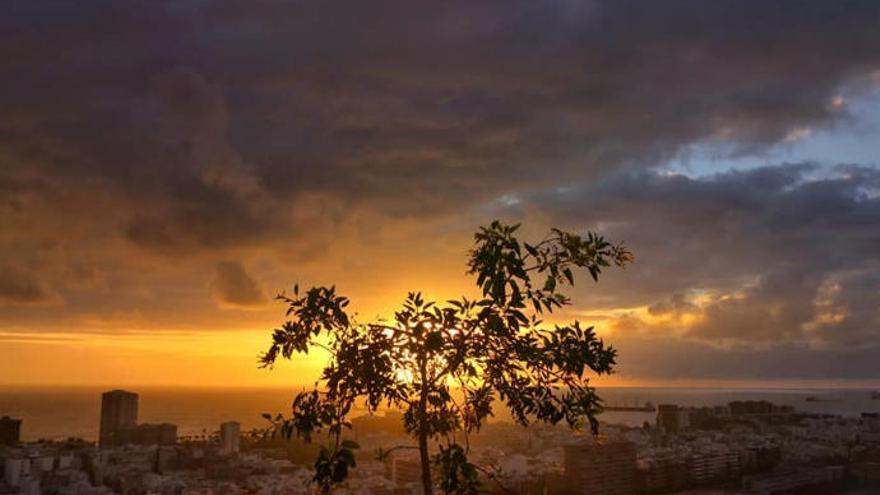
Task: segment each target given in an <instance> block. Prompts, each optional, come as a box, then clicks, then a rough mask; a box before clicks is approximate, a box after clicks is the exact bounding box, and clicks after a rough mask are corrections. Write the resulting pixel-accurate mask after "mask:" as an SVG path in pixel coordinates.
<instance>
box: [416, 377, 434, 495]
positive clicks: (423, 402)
mask: <svg viewBox="0 0 880 495" xmlns="http://www.w3.org/2000/svg"><path fill="white" fill-rule="evenodd" d="M419 372H420V374H421V379H422V391H421V394H420V396H419V410H418V418H419V419H418V421H419V455H420V457H421V464H422V490H423V492H424V493H423V495H431V494H432V492H433V487H434V485H433V483H432V482H431V459H430V457H429V456H428V384H427V380H428V370H427V363H426V362H425V361H424V360H422V361H421V363H419Z"/></svg>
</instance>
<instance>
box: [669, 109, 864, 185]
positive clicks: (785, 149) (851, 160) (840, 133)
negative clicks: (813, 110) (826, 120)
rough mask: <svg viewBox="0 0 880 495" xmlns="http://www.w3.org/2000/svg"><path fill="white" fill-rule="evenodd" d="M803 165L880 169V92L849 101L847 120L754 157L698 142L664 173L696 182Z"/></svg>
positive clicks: (764, 150) (845, 114)
mask: <svg viewBox="0 0 880 495" xmlns="http://www.w3.org/2000/svg"><path fill="white" fill-rule="evenodd" d="M792 131H796V130H795V129H793V130H792ZM801 132H802V131H801ZM799 162H812V163H816V164H819V165H823V166H828V167H829V168H830V167H832V166H834V165H840V164H847V165H849V164H857V165H864V166H871V167H880V91H875V92H873V93H872V94H867V95H865V94H863V95H860V96H857V97H854V98H853V99H852V100H848V101H847V102H846V108H845V110H844V111H843V112H842V116H841V118H839V119H837V120H835V121H833V122H832V123H830V124H828V125H825V126H824V127H817V128H812V129H810V130H809V134H808V135H806V136H804V137H801V138H800V139H797V140H794V141H790V142H782V143H779V144H777V145H775V146H772V147H770V148H769V149H762V150H760V151H756V152H753V153H749V154H733V153H730V152H729V150H726V149H724V146H723V145H722V146H719V145H718V144H717V143H713V144H697V145H694V146H692V147H691V148H690V149H688V150H687V152H686V153H683V154H682V155H681V156H680V157H678V158H677V159H675V160H673V161H671V162H670V163H668V164H667V165H665V166H662V167H660V169H659V170H661V171H666V172H672V173H680V174H683V175H687V176H689V177H695V178H696V177H705V176H708V175H713V174H716V173H719V172H725V171H728V170H748V169H753V168H757V167H763V166H768V165H778V164H780V163H799Z"/></svg>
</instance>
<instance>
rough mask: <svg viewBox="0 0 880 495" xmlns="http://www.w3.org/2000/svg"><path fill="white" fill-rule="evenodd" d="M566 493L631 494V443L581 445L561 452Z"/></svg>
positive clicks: (633, 473)
mask: <svg viewBox="0 0 880 495" xmlns="http://www.w3.org/2000/svg"><path fill="white" fill-rule="evenodd" d="M564 465H565V478H566V480H567V481H568V485H569V491H570V492H571V493H576V494H584V495H587V494H589V495H631V494H633V493H635V476H636V446H635V444H633V443H631V442H625V441H613V442H607V443H605V442H585V443H581V444H577V445H567V446H566V447H565V449H564Z"/></svg>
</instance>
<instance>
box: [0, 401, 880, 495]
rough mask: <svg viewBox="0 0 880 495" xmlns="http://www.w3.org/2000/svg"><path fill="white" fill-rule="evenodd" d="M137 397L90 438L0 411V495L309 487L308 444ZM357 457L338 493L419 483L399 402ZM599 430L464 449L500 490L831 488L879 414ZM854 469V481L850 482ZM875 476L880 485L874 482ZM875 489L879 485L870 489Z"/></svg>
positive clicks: (764, 410) (368, 427)
mask: <svg viewBox="0 0 880 495" xmlns="http://www.w3.org/2000/svg"><path fill="white" fill-rule="evenodd" d="M137 412H138V396H137V394H133V393H131V392H125V391H121V390H114V391H110V392H107V393H105V394H104V395H103V397H102V407H101V423H100V433H99V438H98V442H97V444H95V443H93V442H87V441H83V440H69V441H65V442H45V441H41V442H33V443H21V442H20V441H19V437H20V430H21V421H20V420H17V419H12V418H8V417H4V418H2V419H0V460H2V466H3V470H2V473H3V477H2V482H0V495H13V494H14V495H53V494H58V495H110V494H127V495H220V494H223V495H225V494H232V495H237V494H241V495H244V494H249V495H270V494H278V493H286V494H305V493H310V492H311V491H312V489H313V487H310V486H309V480H310V479H311V478H312V476H313V473H312V472H311V471H310V469H309V468H308V467H307V465H308V463H309V462H310V461H311V460H312V459H314V449H315V448H316V447H315V446H314V445H307V444H302V443H301V442H300V443H297V442H287V441H286V440H285V441H280V440H278V439H275V440H272V441H268V440H267V439H266V438H258V437H243V436H242V433H241V427H240V425H239V424H238V423H236V422H228V423H223V424H222V425H219V429H218V431H217V433H216V435H213V436H211V437H210V438H201V439H195V440H191V439H187V440H185V441H180V440H179V439H178V438H177V429H176V427H175V426H174V425H171V424H166V423H162V424H139V423H138V422H137V416H138V414H137ZM353 423H354V429H353V431H352V436H353V438H352V439H353V440H356V441H357V442H358V443H359V444H360V447H361V448H360V453H359V454H358V463H357V467H356V469H354V470H352V472H351V474H350V476H349V478H348V479H347V480H346V482H344V483H343V484H342V485H341V486H339V487H338V488H337V489H336V491H335V493H339V494H344V495H349V494H350V495H418V494H419V493H420V490H421V488H420V487H421V483H420V476H421V466H420V463H419V459H418V455H417V451H415V450H413V449H411V448H401V449H397V450H395V451H394V452H392V453H391V454H388V455H384V456H380V457H376V456H374V455H373V453H374V452H376V451H377V450H378V449H380V448H381V449H387V448H388V447H389V446H395V445H405V444H407V443H408V442H407V439H406V437H405V435H404V434H403V432H402V431H401V426H400V425H401V417H400V415H399V414H397V413H391V412H389V413H387V414H386V415H385V416H369V417H363V418H359V419H356V420H355V421H354V422H353ZM601 432H602V435H600V436H599V437H598V438H594V437H592V436H591V435H577V434H573V433H572V432H571V431H570V430H568V429H567V428H565V427H552V426H542V425H535V426H532V427H529V428H523V427H520V426H516V425H512V424H509V423H503V422H497V423H490V424H488V425H486V426H485V427H484V428H483V430H482V431H481V432H480V433H479V434H477V435H474V436H473V437H471V439H470V444H469V445H470V452H469V454H468V455H469V459H470V460H471V462H474V463H476V464H478V465H480V466H483V467H484V468H485V469H484V470H481V475H480V476H481V477H482V478H483V480H482V481H483V482H484V487H485V488H486V489H488V490H490V491H495V492H496V493H499V494H500V493H523V494H528V493H541V494H547V495H551V494H561V495H578V494H584V495H587V494H589V495H634V494H660V493H676V492H678V491H681V490H687V489H690V488H714V489H717V490H719V491H718V492H716V493H727V494H763V495H774V494H786V493H801V492H804V493H806V492H809V493H823V494H824V493H839V490H841V489H844V488H846V487H848V486H851V485H852V484H853V483H854V482H859V483H877V481H878V480H880V418H878V416H877V415H872V414H866V415H863V417H860V418H844V417H839V416H829V415H807V414H800V413H797V412H795V411H793V410H791V408H787V407H780V406H775V405H773V404H770V403H766V402H734V403H730V404H728V405H726V406H720V407H701V408H693V407H678V406H675V405H661V406H659V408H658V410H657V417H656V422H655V424H653V425H650V424H645V425H644V426H642V427H627V426H615V425H608V424H603V425H602V428H601ZM854 480H855V481H854ZM871 486H874V487H880V485H877V484H874V485H871ZM878 493H880V489H878Z"/></svg>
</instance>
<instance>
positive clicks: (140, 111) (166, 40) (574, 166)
mask: <svg viewBox="0 0 880 495" xmlns="http://www.w3.org/2000/svg"><path fill="white" fill-rule="evenodd" d="M878 25H880V2H876V1H873V0H866V1H849V0H841V1H834V2H832V1H815V0H798V1H792V0H780V1H775V2H762V1H740V0H729V1H724V0H720V1H713V2H705V1H701V0H690V1H677V0H672V1H665V2H653V1H648V0H642V1H629V0H615V1H603V2H590V1H586V0H562V1H548V2H533V1H504V2H501V1H497V2H491V1H490V2H466V1H449V2H431V3H428V2H412V1H379V2H361V1H355V0H348V1H333V0H330V1H324V2H299V1H293V2H272V1H265V0H252V1H248V2H233V1H224V0H217V1H208V0H181V1H174V2H165V1H150V2H143V1H136V0H105V1H100V0H95V1H83V2H69V1H66V0H7V1H5V2H2V5H0V39H2V40H3V42H2V43H0V75H2V77H0V115H2V118H0V383H4V384H24V385H40V384H41V385H48V384H53V385H57V384H64V385H94V384H101V385H108V386H109V385H113V386H117V385H118V386H121V385H130V384H144V385H202V386H225V385H236V386H280V385H283V386H289V385H301V384H308V383H311V381H313V380H314V379H315V378H316V376H317V373H318V370H319V367H320V365H321V363H322V358H321V356H320V355H317V354H311V355H309V356H305V357H302V358H299V359H298V360H297V361H296V362H292V363H285V364H283V365H280V366H278V367H276V368H275V369H274V370H271V371H269V370H260V369H257V356H258V354H259V353H260V352H261V351H263V350H265V349H266V348H267V347H268V345H269V343H270V331H271V330H272V329H273V328H275V327H277V326H279V325H280V323H281V322H282V321H283V318H284V309H285V308H284V306H283V305H281V304H279V303H278V302H276V301H273V297H274V296H275V295H276V294H277V293H279V292H281V291H284V290H289V288H290V287H291V286H292V285H293V284H294V283H299V284H300V286H309V285H331V284H335V285H336V286H337V288H338V290H339V291H340V292H341V293H343V294H345V295H347V296H349V297H350V298H351V299H352V307H353V308H354V309H355V310H356V311H357V312H358V315H359V316H358V317H359V319H361V320H369V319H371V318H376V317H380V316H381V315H390V314H391V313H392V312H393V310H394V308H395V307H396V306H397V305H398V304H399V303H400V302H401V301H402V300H403V298H404V297H405V295H406V293H407V292H408V291H413V290H419V291H422V292H423V293H425V294H426V295H427V296H429V297H432V298H438V299H441V300H442V299H447V298H452V297H457V296H459V295H461V294H473V281H472V280H471V278H470V277H468V275H467V274H466V273H465V261H466V256H467V250H468V248H469V247H470V245H471V243H472V233H473V231H474V230H475V229H476V228H477V227H478V226H480V225H482V224H487V223H489V222H490V221H491V220H493V219H495V218H498V219H501V220H503V221H506V222H521V223H522V224H523V235H524V236H525V237H526V238H533V239H540V238H541V237H542V235H543V233H544V232H545V231H546V230H547V229H549V228H550V227H560V228H565V229H571V230H574V231H578V232H585V231H587V230H593V231H597V232H599V233H601V234H603V235H605V236H606V237H607V238H609V239H611V240H614V241H624V242H626V244H627V245H628V246H629V247H630V249H631V250H632V251H633V252H634V253H635V256H636V262H635V264H633V265H632V266H630V267H628V268H627V270H625V271H616V272H610V273H608V274H607V276H605V277H604V278H603V279H602V280H600V282H599V283H598V284H595V283H593V282H591V281H589V279H588V277H583V276H582V277H581V278H580V283H579V284H578V285H577V287H576V288H575V289H574V290H573V291H572V292H570V294H569V295H570V296H571V297H572V298H573V300H574V302H575V304H574V306H572V307H571V308H570V309H568V310H566V311H565V312H564V313H562V314H559V315H557V318H559V319H560V320H571V319H578V320H580V321H582V322H584V323H587V324H592V325H595V326H596V328H597V329H598V331H599V333H600V334H601V335H602V336H603V338H605V339H606V340H607V341H608V342H610V343H612V344H613V345H615V346H616V347H617V348H618V349H619V352H620V358H619V360H618V372H617V373H616V374H615V375H613V376H612V377H610V378H608V379H604V380H603V381H601V382H599V383H600V384H604V385H620V386H644V385H651V386H664V385H675V386H681V385H687V386H814V385H823V386H824V385H834V386H877V385H878V384H880V367H878V366H877V364H876V363H878V362H880V340H878V336H880V162H878V151H880V29H877V26H878Z"/></svg>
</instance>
